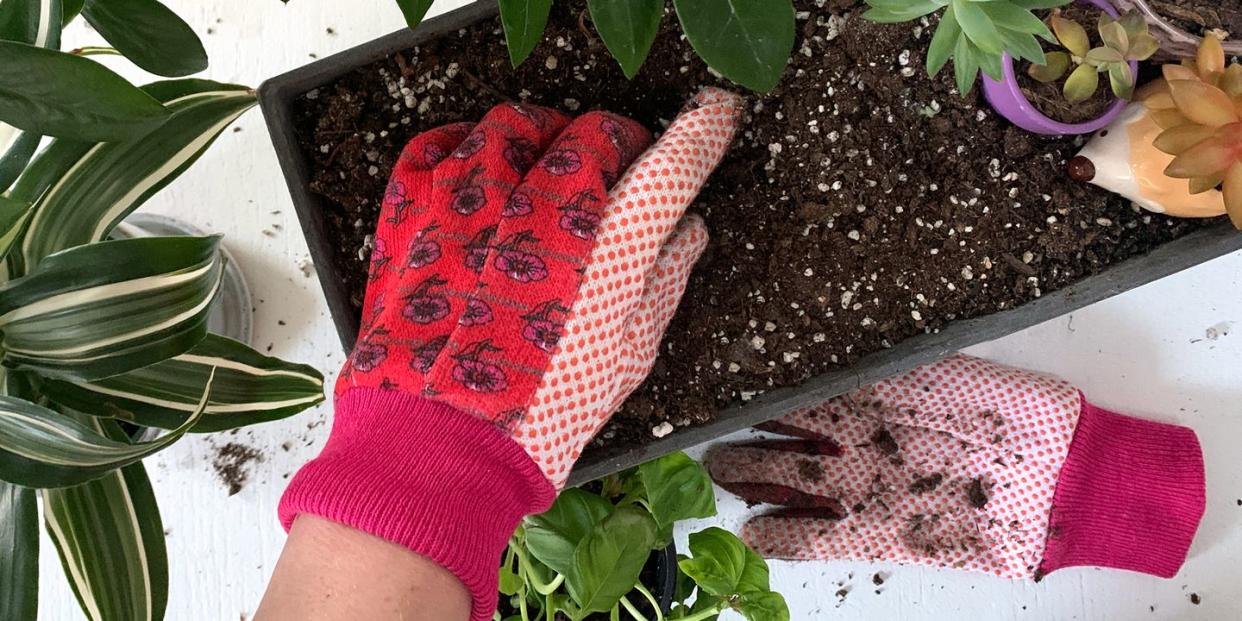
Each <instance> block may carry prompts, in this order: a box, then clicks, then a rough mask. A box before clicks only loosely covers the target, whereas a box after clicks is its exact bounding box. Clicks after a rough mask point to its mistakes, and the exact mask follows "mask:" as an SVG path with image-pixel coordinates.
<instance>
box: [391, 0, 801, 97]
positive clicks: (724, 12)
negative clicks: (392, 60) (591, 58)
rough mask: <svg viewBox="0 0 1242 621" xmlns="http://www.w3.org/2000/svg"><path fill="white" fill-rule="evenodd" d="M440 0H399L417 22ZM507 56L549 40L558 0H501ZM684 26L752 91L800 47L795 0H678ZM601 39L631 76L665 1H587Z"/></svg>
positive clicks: (697, 46) (768, 83) (710, 61)
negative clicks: (796, 36)
mask: <svg viewBox="0 0 1242 621" xmlns="http://www.w3.org/2000/svg"><path fill="white" fill-rule="evenodd" d="M562 1H565V0H562ZM433 2H434V0H397V4H398V5H399V6H400V7H401V11H402V13H403V14H404V15H405V20H406V22H407V23H408V24H409V26H410V27H411V28H415V27H417V26H418V25H419V23H421V22H422V20H423V18H424V17H425V16H426V15H427V11H428V9H430V8H431V6H432V3H433ZM499 2H500V21H501V24H502V25H503V26H504V31H505V42H506V44H507V45H508V48H509V59H510V61H511V62H512V63H513V66H514V67H516V66H518V65H520V64H522V62H523V61H525V60H526V59H527V58H528V57H529V56H530V55H531V53H532V52H534V50H535V48H536V47H537V46H538V45H539V42H540V41H541V40H542V39H543V31H544V28H545V27H546V26H547V24H548V16H549V14H550V13H551V10H552V0H499ZM673 7H674V9H675V11H676V14H677V19H678V20H679V21H680V22H681V28H682V32H684V33H685V34H686V38H687V39H688V40H689V41H690V45H691V46H692V47H693V48H694V50H695V52H697V53H698V55H699V56H700V57H702V58H703V60H704V61H706V62H707V65H708V66H709V67H711V68H712V69H714V70H716V71H717V72H719V73H720V74H721V75H723V76H724V77H726V78H728V79H730V80H733V81H734V82H737V83H738V84H741V85H742V86H745V87H746V88H749V89H751V90H755V91H761V92H767V91H770V90H772V89H773V88H775V87H776V85H777V83H779V82H780V79H781V75H782V74H783V73H784V72H785V66H786V65H788V63H789V57H790V55H791V53H792V52H793V45H794V8H793V1H792V0H673ZM587 10H588V11H589V14H590V16H591V21H592V22H593V23H594V24H595V29H596V31H597V32H598V33H599V36H600V39H602V40H603V41H604V45H605V46H606V47H607V48H608V51H609V52H611V53H612V55H613V57H615V58H616V59H617V62H618V63H619V64H620V65H621V69H622V71H624V72H625V75H626V77H628V78H633V77H634V76H635V75H637V73H638V70H639V68H640V67H641V66H642V64H643V62H644V61H645V60H646V59H647V55H648V54H649V53H650V52H651V46H652V44H653V43H655V39H656V35H657V34H658V33H659V30H660V21H661V20H663V19H664V12H665V0H588V2H587Z"/></svg>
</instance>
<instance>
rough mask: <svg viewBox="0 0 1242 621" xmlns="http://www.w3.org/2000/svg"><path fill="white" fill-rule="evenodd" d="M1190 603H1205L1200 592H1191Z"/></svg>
mask: <svg viewBox="0 0 1242 621" xmlns="http://www.w3.org/2000/svg"><path fill="white" fill-rule="evenodd" d="M1190 603H1192V604H1194V605H1196V606H1198V605H1199V604H1201V603H1203V598H1201V597H1199V594H1198V593H1191V594H1190Z"/></svg>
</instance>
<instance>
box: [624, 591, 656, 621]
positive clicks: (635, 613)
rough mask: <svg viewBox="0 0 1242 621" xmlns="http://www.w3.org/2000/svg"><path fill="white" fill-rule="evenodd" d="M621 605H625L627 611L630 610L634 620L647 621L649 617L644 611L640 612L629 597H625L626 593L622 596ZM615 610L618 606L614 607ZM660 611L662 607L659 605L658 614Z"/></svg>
mask: <svg viewBox="0 0 1242 621" xmlns="http://www.w3.org/2000/svg"><path fill="white" fill-rule="evenodd" d="M621 605H622V606H625V610H626V612H629V613H630V616H631V617H634V621H647V617H644V616H643V613H641V612H638V609H637V608H635V607H634V604H631V603H630V600H629V598H627V597H625V596H624V595H622V596H621ZM613 610H616V608H613ZM659 613H660V607H659V606H657V607H656V614H659Z"/></svg>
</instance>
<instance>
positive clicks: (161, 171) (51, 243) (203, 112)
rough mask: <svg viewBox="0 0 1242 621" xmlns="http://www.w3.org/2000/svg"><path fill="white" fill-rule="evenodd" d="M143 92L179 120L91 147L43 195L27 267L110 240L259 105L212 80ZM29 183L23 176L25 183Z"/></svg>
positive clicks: (28, 240)
mask: <svg viewBox="0 0 1242 621" xmlns="http://www.w3.org/2000/svg"><path fill="white" fill-rule="evenodd" d="M143 90H145V91H147V92H148V93H150V94H151V95H152V96H153V97H154V98H155V99H157V100H159V101H163V102H165V103H166V104H167V106H168V110H169V111H171V112H172V116H171V117H170V118H169V119H168V121H167V122H166V123H165V124H164V125H163V126H161V127H160V128H159V129H157V130H155V131H153V132H151V133H149V134H146V135H144V136H142V137H140V138H137V139H134V140H130V141H126V142H119V143H108V144H99V145H94V146H92V147H90V148H89V150H88V151H87V152H86V154H85V155H82V156H80V157H79V158H78V160H77V161H76V162H74V163H73V164H72V170H71V171H66V172H65V173H64V174H62V175H60V176H59V177H58V178H56V179H55V180H54V181H53V183H52V185H50V186H48V187H47V188H46V191H45V192H43V193H41V194H40V196H39V198H38V202H37V203H36V204H35V213H34V216H32V217H31V222H30V226H29V228H28V229H27V232H26V234H25V235H23V237H22V241H21V248H22V258H21V262H22V263H23V264H24V266H31V265H34V264H36V263H37V262H38V261H39V260H40V259H42V258H43V257H45V256H47V255H49V254H51V253H53V252H56V251H58V250H63V249H65V248H70V247H73V246H77V245H81V244H87V243H90V242H94V241H100V240H103V239H106V238H107V237H108V234H109V233H111V232H112V229H113V227H115V226H116V225H117V223H119V222H120V221H121V220H124V219H125V217H126V216H128V215H129V214H130V213H131V212H133V211H134V210H135V209H137V208H138V207H139V206H140V205H142V204H143V203H144V202H145V201H146V200H147V199H148V198H150V197H151V196H152V195H154V194H155V193H156V192H158V191H159V190H161V189H163V188H164V186H166V185H168V184H169V183H171V182H172V181H173V180H174V179H176V178H177V177H178V176H179V175H180V174H181V173H182V172H184V171H185V170H186V169H187V168H189V167H190V166H191V165H192V164H193V163H194V162H195V161H197V160H198V158H199V156H201V155H202V154H203V153H204V152H205V151H206V150H207V148H208V147H209V146H211V144H212V142H214V141H215V139H216V137H217V136H219V135H220V133H221V132H223V131H224V129H225V128H226V127H228V126H229V124H231V123H232V122H233V121H234V120H236V119H237V118H238V117H239V116H241V115H242V114H244V113H245V112H246V111H247V110H249V109H250V108H251V107H253V106H254V104H255V98H254V93H253V92H252V91H251V90H250V89H248V88H246V87H244V86H237V85H233V84H220V83H218V82H211V81H208V80H193V79H187V80H168V81H163V82H156V83H154V84H149V85H147V86H144V87H143ZM55 146H56V143H53V145H52V147H55ZM49 150H51V148H49ZM66 151H70V152H73V151H75V149H66ZM41 158H42V156H40V158H37V159H36V161H37V160H38V159H41ZM65 159H67V158H65ZM59 160H60V158H58V161H59ZM58 170H59V168H58ZM23 182H24V179H19V180H18V186H21V185H22V184H23ZM30 193H33V192H31V191H27V192H26V194H30ZM20 273H21V272H20V271H19V272H16V274H19V275H20Z"/></svg>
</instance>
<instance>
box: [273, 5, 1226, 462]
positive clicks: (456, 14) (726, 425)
mask: <svg viewBox="0 0 1242 621" xmlns="http://www.w3.org/2000/svg"><path fill="white" fill-rule="evenodd" d="M496 13H497V5H496V2H495V1H494V0H480V1H478V2H475V3H473V4H470V5H468V6H466V7H463V8H461V9H458V10H456V11H453V12H451V13H448V14H445V15H442V16H439V17H436V18H434V19H430V20H428V21H426V22H425V23H424V24H423V25H422V26H420V27H419V28H418V29H417V30H415V31H410V30H406V29H403V30H401V31H398V32H395V33H392V34H390V35H387V36H384V37H381V38H379V39H376V40H374V41H371V42H369V43H366V44H363V45H360V46H357V47H355V48H352V49H349V50H346V51H344V52H341V53H339V54H336V55H333V56H330V57H327V58H324V59H322V60H319V61H316V62H314V63H311V64H309V65H306V66H304V67H301V68H299V69H296V70H293V71H291V72H289V73H286V74H284V75H281V76H277V77H275V78H272V79H270V80H268V81H266V82H264V83H263V85H262V86H261V87H260V88H259V99H260V104H261V106H262V109H263V114H264V117H265V118H266V120H267V125H268V129H269V132H270V134H271V138H272V141H273V144H274V146H275V149H276V152H277V155H278V157H279V159H280V163H281V166H282V168H283V170H284V174H285V179H286V181H287V183H288V186H289V191H290V193H291V195H292V198H293V203H294V206H295V208H296V209H297V213H298V217H299V219H300V221H301V224H302V228H303V231H304V233H305V235H306V239H307V244H308V245H309V247H310V252H311V255H312V258H313V259H314V262H315V264H316V266H317V271H318V274H319V279H320V283H321V285H322V287H323V290H324V294H325V297H326V298H327V302H328V306H329V309H330V311H331V313H332V317H333V320H334V321H335V323H336V326H337V330H338V332H339V334H340V337H341V342H342V344H343V345H344V346H345V348H346V349H348V348H349V347H350V346H351V345H352V343H353V342H354V340H355V337H356V335H357V326H358V323H359V316H358V314H357V311H356V310H355V308H354V306H353V305H352V304H351V301H350V293H349V291H348V290H347V286H346V283H345V279H344V278H342V277H341V274H339V273H337V272H336V271H335V267H334V266H335V265H337V264H338V262H337V261H336V260H335V259H336V258H338V257H337V255H338V254H339V253H341V252H343V251H342V250H339V249H338V246H337V245H335V244H334V240H333V239H332V238H331V233H330V230H329V228H328V226H327V222H326V219H327V212H326V199H325V198H323V197H322V196H320V195H318V194H316V193H315V192H314V191H312V189H311V175H312V171H311V167H310V162H309V160H308V157H307V154H306V153H304V152H303V150H302V148H301V146H300V145H299V142H298V137H297V134H296V128H295V120H296V119H295V103H296V101H297V100H298V99H299V98H301V97H302V96H303V95H304V94H306V93H307V92H309V91H311V90H313V89H316V88H319V87H323V86H327V85H331V84H333V83H335V82H336V81H338V80H339V79H341V78H343V77H344V76H346V75H347V74H349V73H350V72H353V71H355V70H356V69H358V68H360V67H363V66H366V65H369V64H371V63H373V62H376V61H379V60H382V59H385V58H387V57H389V56H391V55H393V54H396V53H398V52H401V51H403V50H406V49H409V48H412V47H414V46H417V45H420V44H424V43H427V42H429V41H433V40H435V39H437V38H439V37H443V36H447V35H449V34H451V33H456V32H458V31H459V30H460V29H463V28H466V27H468V26H471V25H472V24H474V23H476V22H478V21H480V20H486V19H492V18H494V17H495V15H496ZM1238 249H1242V234H1239V233H1238V232H1237V231H1235V230H1233V228H1232V227H1231V226H1230V225H1229V223H1227V222H1221V223H1219V224H1216V225H1213V226H1209V227H1205V228H1201V229H1198V230H1195V231H1193V232H1191V233H1188V234H1186V235H1184V236H1182V237H1179V238H1177V239H1174V240H1173V241H1169V242H1167V243H1164V244H1162V245H1160V246H1158V247H1156V248H1155V249H1154V250H1152V251H1151V252H1148V253H1147V254H1143V255H1139V256H1136V257H1134V258H1130V259H1127V260H1123V261H1121V262H1119V263H1116V264H1113V265H1111V266H1110V267H1107V268H1105V269H1103V270H1102V271H1100V272H1099V273H1097V274H1095V275H1092V276H1088V277H1086V278H1084V279H1082V280H1079V281H1077V282H1075V283H1074V284H1071V285H1068V286H1065V287H1063V288H1060V289H1058V290H1056V291H1053V292H1048V293H1044V294H1043V295H1042V296H1041V297H1037V298H1035V299H1033V300H1031V301H1029V302H1027V303H1025V304H1021V305H1019V306H1016V307H1014V308H1011V309H1010V310H1005V311H1001V312H997V313H993V314H990V315H986V316H982V317H976V318H973V319H963V320H956V321H953V322H951V323H949V324H948V325H946V326H945V327H943V328H942V329H940V330H938V331H935V332H931V333H924V334H919V335H917V336H913V337H910V338H907V339H904V340H901V341H899V342H897V343H895V344H894V345H893V346H892V347H891V348H889V349H884V350H881V351H879V352H877V353H874V354H870V355H867V356H864V357H863V358H861V359H860V360H858V361H857V362H855V363H854V364H852V365H850V366H848V367H845V368H840V369H838V370H834V371H831V372H828V373H824V374H821V375H818V376H815V377H812V378H810V379H809V380H807V381H805V382H803V383H801V384H800V385H798V386H796V387H790V388H780V389H775V390H772V391H771V392H766V393H764V394H763V395H761V396H759V397H756V398H754V399H752V400H750V401H747V402H744V403H739V404H736V405H734V406H732V407H729V408H726V409H724V410H723V411H721V412H719V414H718V416H717V417H716V418H715V419H713V420H711V421H709V422H706V423H703V424H700V425H698V426H690V427H684V428H679V429H677V430H676V431H674V432H673V433H671V434H669V435H667V436H665V437H662V438H654V437H650V438H647V439H646V440H645V441H644V442H642V443H641V444H639V445H632V446H626V447H618V448H610V449H608V450H606V451H604V450H597V449H595V448H592V449H589V450H588V451H587V452H586V453H585V454H584V456H583V458H582V459H581V461H580V462H579V464H578V466H577V468H576V469H575V471H574V474H573V477H572V479H571V482H572V483H574V484H579V483H583V482H585V481H589V480H593V479H596V478H599V477H602V476H605V475H608V474H611V473H614V472H618V471H620V470H623V469H626V468H629V467H632V466H636V465H638V464H640V463H643V462H645V461H648V460H650V459H653V458H656V457H659V456H661V455H664V454H667V453H670V452H673V451H677V450H681V449H685V448H688V447H691V446H694V445H697V444H701V443H703V442H706V441H709V440H712V439H715V438H718V437H720V436H723V435H726V434H729V433H732V432H735V431H738V430H741V429H745V428H747V427H750V426H752V425H755V424H757V423H760V422H763V421H766V420H770V419H772V418H775V417H777V416H780V415H782V414H784V413H787V412H789V411H791V410H794V409H797V408H800V407H805V406H808V405H813V404H815V403H818V402H821V401H823V400H825V399H827V398H830V397H833V396H836V395H839V394H842V393H845V392H847V391H849V390H852V389H854V388H857V387H859V386H863V385H866V384H868V383H871V382H874V381H876V380H879V379H882V378H884V377H887V376H890V375H893V374H896V373H900V372H902V371H905V370H908V369H911V368H913V367H916V366H918V365H921V364H925V363H928V362H931V361H934V360H936V359H938V358H941V357H944V356H946V355H948V354H950V353H952V352H955V351H958V350H961V349H963V348H966V347H970V346H972V345H976V344H978V343H981V342H985V341H988V340H992V339H996V338H999V337H1002V336H1005V335H1008V334H1010V333H1013V332H1017V331H1020V330H1023V329H1025V328H1028V327H1031V326H1034V325H1036V324H1039V323H1041V322H1044V321H1048V320H1050V319H1053V318H1056V317H1058V316H1061V315H1064V314H1067V313H1070V312H1072V311H1074V310H1076V309H1079V308H1082V307H1084V306H1087V305H1090V304H1093V303H1095V302H1098V301H1100V300H1104V299H1106V298H1109V297H1111V296H1114V295H1117V294H1119V293H1122V292H1124V291H1127V290H1129V289H1133V288H1136V287H1139V286H1142V285H1144V284H1147V283H1150V282H1152V281H1154V280H1157V279H1160V278H1163V277H1165V276H1168V275H1170V274H1174V273H1176V272H1179V271H1181V270H1184V269H1187V268H1189V267H1193V266H1195V265H1197V264H1199V263H1203V262H1205V261H1209V260H1211V259H1214V258H1217V257H1220V256H1222V255H1225V254H1228V253H1230V252H1233V251H1235V250H1238Z"/></svg>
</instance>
